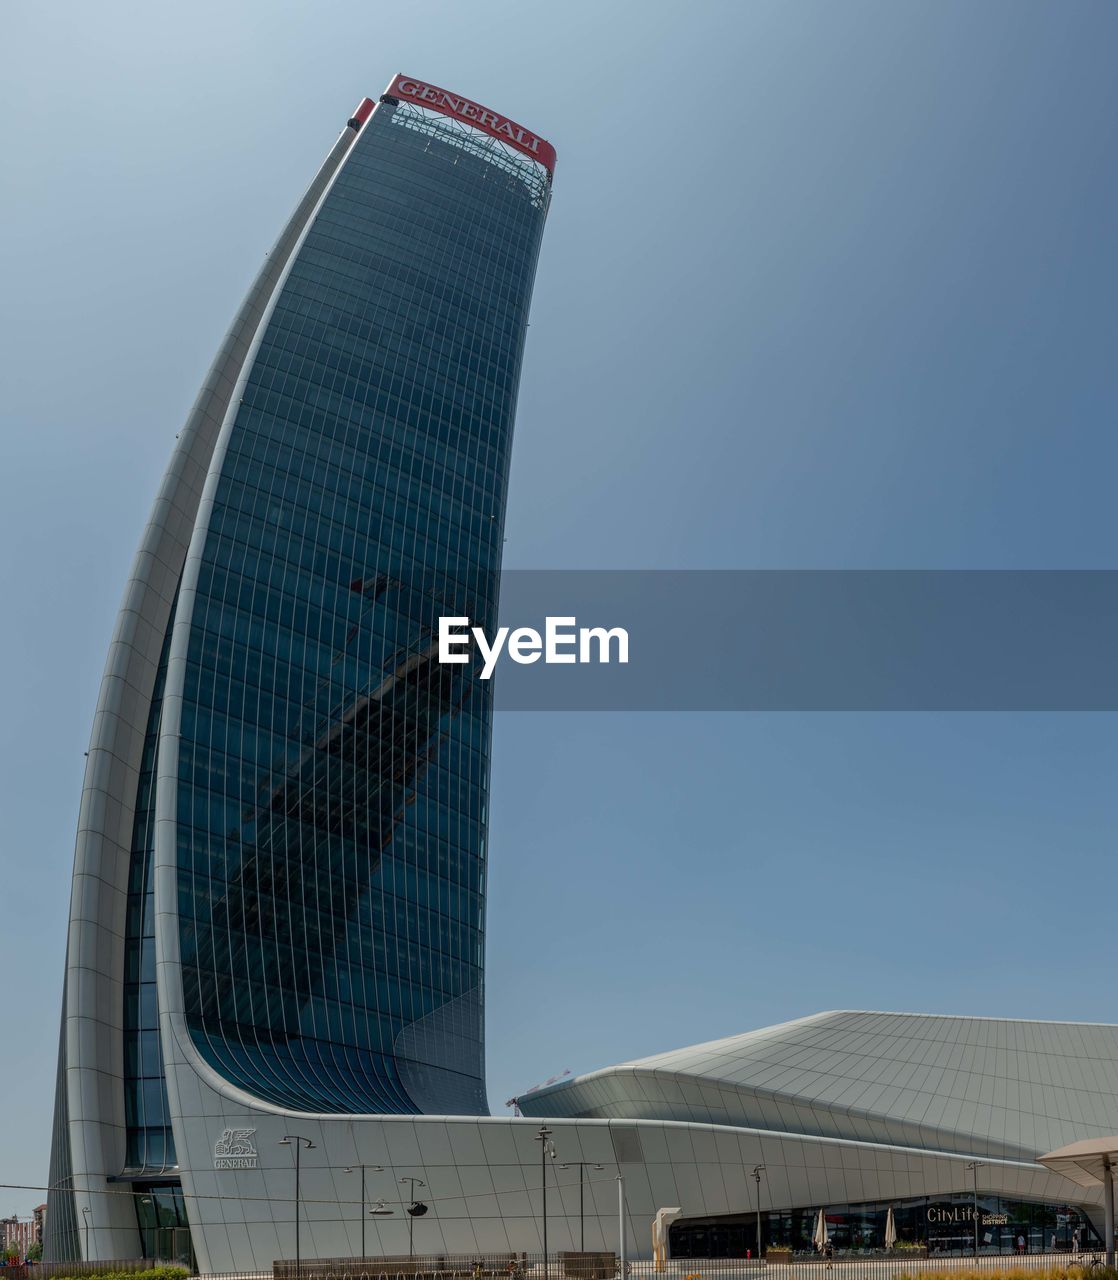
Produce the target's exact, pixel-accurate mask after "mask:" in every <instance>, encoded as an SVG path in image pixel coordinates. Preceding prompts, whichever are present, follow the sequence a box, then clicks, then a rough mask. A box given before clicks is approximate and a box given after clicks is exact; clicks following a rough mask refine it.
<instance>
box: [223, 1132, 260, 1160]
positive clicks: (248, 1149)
mask: <svg viewBox="0 0 1118 1280" xmlns="http://www.w3.org/2000/svg"><path fill="white" fill-rule="evenodd" d="M255 1133H256V1130H255V1129H223V1130H222V1133H221V1137H220V1138H218V1140H217V1141H216V1142H215V1143H214V1155H215V1156H216V1157H217V1158H218V1159H221V1158H222V1157H227V1156H254V1155H256V1143H255V1142H253V1140H252V1139H253V1135H254V1134H255Z"/></svg>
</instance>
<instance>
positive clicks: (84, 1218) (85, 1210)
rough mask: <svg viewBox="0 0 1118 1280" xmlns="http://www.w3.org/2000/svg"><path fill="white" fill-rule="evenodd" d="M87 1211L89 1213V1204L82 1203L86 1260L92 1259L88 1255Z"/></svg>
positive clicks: (90, 1260)
mask: <svg viewBox="0 0 1118 1280" xmlns="http://www.w3.org/2000/svg"><path fill="white" fill-rule="evenodd" d="M89 1213H90V1209H89V1205H87V1204H83V1205H82V1226H83V1227H85V1261H86V1262H92V1261H93V1259H92V1258H91V1257H90V1256H89Z"/></svg>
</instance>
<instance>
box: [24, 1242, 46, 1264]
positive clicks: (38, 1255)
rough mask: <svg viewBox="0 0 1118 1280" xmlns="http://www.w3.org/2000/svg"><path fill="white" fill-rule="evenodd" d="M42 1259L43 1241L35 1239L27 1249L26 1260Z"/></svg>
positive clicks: (38, 1260) (35, 1260)
mask: <svg viewBox="0 0 1118 1280" xmlns="http://www.w3.org/2000/svg"><path fill="white" fill-rule="evenodd" d="M42 1260H43V1242H42V1241H41V1240H36V1241H35V1242H34V1244H32V1246H31V1248H30V1249H28V1250H27V1261H28V1262H42Z"/></svg>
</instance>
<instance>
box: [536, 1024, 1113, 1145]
mask: <svg viewBox="0 0 1118 1280" xmlns="http://www.w3.org/2000/svg"><path fill="white" fill-rule="evenodd" d="M519 1103H520V1108H521V1110H522V1111H523V1113H524V1114H525V1115H532V1116H552V1117H587V1118H591V1117H608V1118H611V1119H629V1118H632V1119H656V1120H687V1121H698V1122H707V1123H715V1124H730V1125H735V1126H742V1127H747V1128H758V1129H768V1130H773V1131H777V1132H782V1133H802V1134H812V1135H817V1136H821V1137H833V1138H845V1139H851V1140H858V1141H866V1142H875V1143H886V1144H890V1145H898V1146H907V1147H917V1148H923V1149H929V1148H930V1149H935V1150H939V1151H949V1152H958V1153H966V1154H967V1155H973V1156H987V1157H991V1158H998V1157H1000V1158H1004V1159H1017V1160H1019V1159H1026V1160H1035V1159H1036V1158H1037V1155H1038V1154H1039V1153H1040V1152H1045V1151H1053V1149H1054V1148H1056V1147H1058V1146H1060V1144H1062V1143H1067V1142H1070V1141H1073V1140H1076V1141H1078V1140H1082V1139H1083V1138H1084V1137H1085V1136H1086V1137H1088V1138H1095V1139H1099V1140H1101V1139H1103V1138H1107V1139H1108V1140H1112V1141H1116V1142H1118V1140H1114V1139H1110V1138H1109V1136H1110V1135H1112V1134H1114V1133H1115V1132H1118V1026H1112V1025H1107V1024H1095V1023H1061V1022H1027V1021H1013V1020H1010V1019H1001V1018H965V1017H946V1016H940V1015H931V1014H911V1013H873V1012H864V1011H852V1010H839V1011H833V1012H828V1013H819V1014H815V1015H813V1016H811V1017H808V1018H801V1019H799V1020H797V1021H795V1022H786V1023H782V1024H780V1025H778V1026H773V1027H764V1028H762V1029H760V1030H757V1031H750V1032H746V1033H745V1034H743V1035H736V1036H730V1037H727V1038H726V1039H724V1040H713V1041H710V1042H708V1043H706V1044H699V1045H693V1046H691V1047H690V1048H686V1049H678V1050H675V1051H673V1052H670V1053H662V1054H657V1055H655V1056H653V1057H649V1058H642V1059H639V1060H637V1061H633V1062H627V1063H622V1064H620V1065H618V1066H615V1067H608V1068H606V1069H604V1070H601V1071H594V1072H591V1073H590V1074H588V1075H583V1076H577V1077H575V1078H573V1079H570V1080H566V1081H563V1082H561V1083H559V1084H555V1085H552V1086H550V1087H548V1088H545V1089H540V1090H537V1091H534V1092H532V1093H529V1094H526V1095H524V1096H523V1097H521V1098H520V1099H519Z"/></svg>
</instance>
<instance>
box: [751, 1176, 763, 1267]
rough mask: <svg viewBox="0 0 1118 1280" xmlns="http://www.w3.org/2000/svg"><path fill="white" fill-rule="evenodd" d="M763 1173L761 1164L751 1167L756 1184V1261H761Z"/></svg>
mask: <svg viewBox="0 0 1118 1280" xmlns="http://www.w3.org/2000/svg"><path fill="white" fill-rule="evenodd" d="M764 1172H765V1166H764V1165H763V1164H755V1165H754V1166H753V1181H754V1182H755V1183H756V1184H757V1261H758V1262H760V1261H761V1174H763V1173H764Z"/></svg>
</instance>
